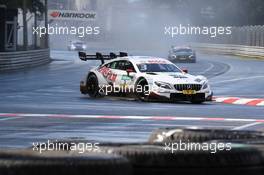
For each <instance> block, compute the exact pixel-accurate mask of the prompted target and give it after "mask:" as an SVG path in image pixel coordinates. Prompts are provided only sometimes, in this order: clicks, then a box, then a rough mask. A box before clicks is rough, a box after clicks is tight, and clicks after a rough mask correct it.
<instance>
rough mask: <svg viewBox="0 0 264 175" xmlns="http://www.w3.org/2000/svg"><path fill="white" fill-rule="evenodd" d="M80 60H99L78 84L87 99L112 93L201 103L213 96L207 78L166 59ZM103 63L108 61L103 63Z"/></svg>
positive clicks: (85, 57) (82, 56)
mask: <svg viewBox="0 0 264 175" xmlns="http://www.w3.org/2000/svg"><path fill="white" fill-rule="evenodd" d="M79 57H80V59H81V60H84V61H86V60H101V61H102V64H101V65H100V66H98V67H95V68H92V69H91V70H90V71H89V72H88V74H87V76H86V77H85V79H84V80H83V81H81V83H80V91H81V93H83V94H89V96H90V97H93V98H95V97H99V96H105V95H111V94H115V93H118V94H120V93H122V94H131V93H132V94H134V95H136V97H137V98H139V99H140V100H143V101H146V100H149V99H166V100H172V101H190V102H192V103H202V102H204V101H211V100H212V96H213V92H212V90H211V89H210V85H209V84H208V80H207V78H205V77H204V76H201V75H198V76H194V75H190V74H188V71H187V70H181V69H180V68H178V67H177V66H176V65H175V64H173V63H172V62H170V61H169V60H167V59H163V58H157V57H151V56H127V54H126V53H124V52H120V55H116V54H114V53H110V55H102V54H101V53H96V55H86V53H84V52H79ZM105 60H108V61H107V62H106V63H105V62H104V61H105Z"/></svg>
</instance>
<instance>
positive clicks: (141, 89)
mask: <svg viewBox="0 0 264 175" xmlns="http://www.w3.org/2000/svg"><path fill="white" fill-rule="evenodd" d="M135 89H136V96H137V98H138V99H139V100H140V101H147V100H148V97H149V86H148V82H147V80H146V79H144V78H142V79H140V80H139V81H138V82H137V84H136V87H135Z"/></svg>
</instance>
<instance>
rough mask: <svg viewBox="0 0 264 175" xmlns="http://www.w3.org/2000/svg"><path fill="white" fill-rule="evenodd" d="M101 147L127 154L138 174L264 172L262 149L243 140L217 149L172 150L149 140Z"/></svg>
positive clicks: (230, 174) (240, 173)
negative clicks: (143, 142)
mask: <svg viewBox="0 0 264 175" xmlns="http://www.w3.org/2000/svg"><path fill="white" fill-rule="evenodd" d="M208 144H210V143H208ZM211 144H212V143H211ZM100 149H101V151H102V152H107V153H110V154H117V155H122V156H124V157H126V158H127V159H128V160H129V161H130V163H131V164H132V168H133V174H135V175H146V174H151V175H171V174H187V175H196V174H206V175H212V174H214V175H223V174H225V175H248V174H254V175H255V174H256V175H260V174H262V173H263V164H262V163H263V158H262V156H261V152H260V151H259V150H258V149H256V148H253V147H249V146H247V145H242V144H239V145H236V146H234V147H233V148H232V149H230V150H222V151H217V152H215V153H212V152H211V151H210V150H187V149H186V150H184V151H183V150H173V151H172V149H170V147H168V148H165V147H164V146H158V145H147V144H143V145H123V146H120V145H118V146H113V145H111V146H102V147H100Z"/></svg>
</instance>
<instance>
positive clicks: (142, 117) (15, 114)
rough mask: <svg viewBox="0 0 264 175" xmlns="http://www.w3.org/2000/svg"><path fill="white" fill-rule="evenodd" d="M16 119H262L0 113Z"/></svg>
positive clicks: (219, 120) (241, 120) (214, 120)
mask: <svg viewBox="0 0 264 175" xmlns="http://www.w3.org/2000/svg"><path fill="white" fill-rule="evenodd" d="M1 117H3V118H6V117H9V118H16V117H50V118H85V119H119V120H124V119H130V120H153V121H159V120H160V121H176V120H182V121H187V120H189V121H208V122H209V121H210V122H225V121H228V122H230V121H232V122H234V121H236V122H250V123H252V122H260V123H264V119H263V118H264V117H263V118H262V119H244V118H214V117H177V116H118V115H112V116H110V115H71V114H20V113H0V118H1Z"/></svg>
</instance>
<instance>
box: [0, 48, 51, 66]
mask: <svg viewBox="0 0 264 175" xmlns="http://www.w3.org/2000/svg"><path fill="white" fill-rule="evenodd" d="M49 62H50V50H49V49H40V50H29V51H18V52H0V71H9V70H18V69H26V68H31V67H36V66H39V65H43V64H47V63H49Z"/></svg>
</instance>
